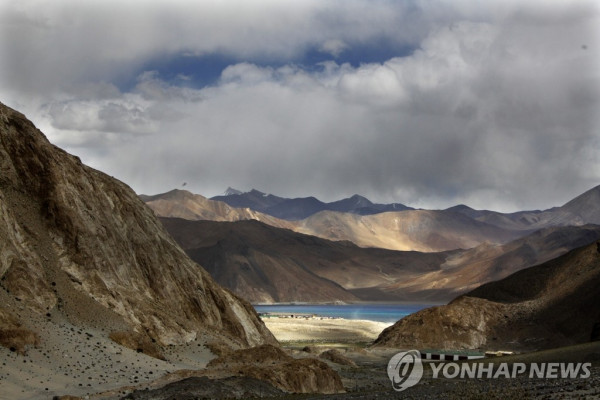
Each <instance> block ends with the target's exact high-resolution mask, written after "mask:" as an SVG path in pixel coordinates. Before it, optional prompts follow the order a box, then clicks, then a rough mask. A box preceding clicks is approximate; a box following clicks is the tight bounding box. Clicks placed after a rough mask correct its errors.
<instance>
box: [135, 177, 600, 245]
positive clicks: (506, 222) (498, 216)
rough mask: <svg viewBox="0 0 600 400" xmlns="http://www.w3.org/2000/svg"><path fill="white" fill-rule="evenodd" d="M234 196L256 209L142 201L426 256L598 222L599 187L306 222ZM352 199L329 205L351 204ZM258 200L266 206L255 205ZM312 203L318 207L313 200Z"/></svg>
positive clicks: (182, 199)
mask: <svg viewBox="0 0 600 400" xmlns="http://www.w3.org/2000/svg"><path fill="white" fill-rule="evenodd" d="M230 193H233V194H229V195H227V196H222V197H223V198H229V201H230V203H231V204H240V205H246V206H251V207H254V209H253V208H250V207H246V208H235V207H231V206H229V205H228V204H224V203H223V202H221V201H217V200H214V199H215V198H213V200H208V199H206V198H204V197H202V196H200V195H194V194H191V193H190V192H187V191H182V190H174V191H171V192H168V193H164V194H159V195H155V196H141V197H142V199H144V201H146V203H147V204H148V206H150V207H151V208H152V209H153V210H154V211H155V213H156V214H157V215H158V216H161V217H177V218H184V219H189V220H213V221H238V220H246V219H255V220H258V221H262V222H265V223H267V224H269V225H272V226H275V227H279V228H286V229H291V230H294V231H296V232H299V233H305V234H309V235H313V236H317V237H321V238H324V239H329V240H341V241H344V240H346V241H351V242H353V243H355V244H357V245H358V246H361V247H378V248H386V249H390V250H415V251H422V252H437V251H447V250H455V249H469V248H473V247H475V246H478V245H480V244H482V243H492V244H505V243H508V242H510V241H512V240H515V239H518V238H520V237H524V236H526V235H528V234H530V233H533V232H534V231H536V230H539V229H542V228H547V227H554V226H581V225H585V224H596V223H599V222H600V216H599V214H600V211H599V209H600V206H599V204H600V202H599V201H598V199H599V198H600V186H598V187H595V188H593V189H591V190H589V191H587V192H586V193H583V194H582V195H580V196H578V197H577V198H575V199H573V200H572V201H570V202H568V203H567V204H565V205H563V206H561V207H554V208H552V209H549V210H545V211H522V212H516V213H499V212H495V211H487V210H474V209H471V208H469V207H467V206H464V205H459V206H455V207H451V208H449V209H446V210H415V209H405V210H404V211H385V212H378V213H371V214H366V215H361V214H360V213H356V212H353V211H348V212H340V211H331V210H325V211H322V210H321V211H318V212H316V213H314V214H312V215H311V216H309V217H307V218H305V219H300V220H293V221H292V220H285V219H280V218H276V217H273V216H272V215H269V214H265V213H263V212H261V211H259V210H260V209H265V208H269V207H274V206H282V205H284V204H291V205H292V206H293V205H294V204H297V203H298V202H303V201H304V200H303V199H290V200H289V201H287V200H286V199H283V198H280V197H277V196H273V195H265V194H264V193H262V192H259V191H256V190H253V191H251V192H248V193H243V194H239V192H237V191H233V192H231V191H230ZM282 199H283V200H282ZM351 199H352V198H350V199H345V200H340V201H339V202H333V203H328V204H347V203H348V202H351ZM242 200H243V201H244V202H242ZM250 200H252V201H250ZM236 201H238V202H239V203H236ZM260 201H262V203H261V204H262V205H260V206H257V204H258V203H259V202H260ZM309 202H311V203H314V200H310V201H309ZM369 203H370V202H369ZM323 204H325V203H323ZM371 204H372V203H371Z"/></svg>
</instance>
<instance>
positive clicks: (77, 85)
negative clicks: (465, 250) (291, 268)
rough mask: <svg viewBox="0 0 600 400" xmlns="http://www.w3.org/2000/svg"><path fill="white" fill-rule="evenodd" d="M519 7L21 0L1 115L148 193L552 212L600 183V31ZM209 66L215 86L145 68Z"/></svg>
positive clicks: (587, 14)
mask: <svg viewBox="0 0 600 400" xmlns="http://www.w3.org/2000/svg"><path fill="white" fill-rule="evenodd" d="M521 3H522V2H505V1H503V2H494V1H492V2H486V3H485V5H481V4H480V2H471V1H458V2H456V1H453V2H444V1H439V2H387V1H373V2H367V1H349V2H344V3H343V5H342V4H340V3H337V2H328V1H314V2H311V1H302V2H293V3H292V4H293V6H291V7H290V6H289V4H288V5H286V6H285V7H284V6H283V5H282V3H281V2H278V1H273V2H268V1H264V2H259V3H248V2H214V3H213V2H202V6H198V5H195V4H194V3H192V2H181V1H180V2H178V1H175V2H159V1H155V2H144V3H142V2H131V3H127V5H126V6H123V5H120V4H119V5H118V4H117V3H114V4H109V5H110V7H109V6H107V3H97V4H96V5H90V4H87V3H86V2H84V3H82V2H66V1H63V2H58V3H56V2H52V3H45V2H42V3H40V4H37V3H35V4H34V3H33V2H27V1H24V2H23V1H21V2H18V3H15V4H13V5H11V6H8V7H7V6H6V5H5V6H4V7H7V8H6V9H5V10H3V11H2V12H0V15H2V17H0V19H2V21H0V22H2V26H4V28H3V29H4V31H5V32H4V35H2V37H3V39H2V43H1V45H2V47H1V48H0V51H1V52H2V54H0V57H1V59H2V61H0V67H2V71H3V72H2V76H0V89H1V90H2V92H3V93H5V96H8V98H4V99H1V101H3V102H6V103H8V104H9V105H12V106H16V107H20V108H21V109H22V111H24V112H27V113H28V114H29V116H30V117H32V118H33V119H34V122H36V124H37V125H38V126H39V127H40V128H41V129H42V130H44V131H45V132H46V133H47V134H48V135H49V137H50V139H51V140H52V141H53V142H55V143H56V144H58V145H59V146H61V147H65V148H67V149H68V150H69V151H71V152H73V153H75V154H77V155H79V156H81V157H82V159H83V160H84V161H85V162H87V163H90V164H91V165H93V166H95V167H96V168H99V169H101V170H104V171H106V172H108V173H110V174H112V175H115V176H117V177H118V178H120V179H122V180H124V181H125V182H126V183H128V184H130V185H131V186H132V187H133V188H134V189H136V190H137V191H138V192H144V193H157V192H162V191H166V190H169V189H171V188H173V187H177V186H180V185H181V184H182V183H183V182H187V184H188V186H187V188H189V189H191V190H193V191H195V192H198V193H203V194H206V195H215V194H218V193H219V192H221V191H223V190H224V189H225V188H226V187H227V186H233V187H237V188H239V189H250V188H251V187H256V188H258V189H260V190H263V191H268V192H272V193H276V194H280V195H285V196H303V195H304V196H306V195H316V196H318V197H320V198H322V199H323V200H331V199H336V198H340V197H343V196H347V195H351V194H354V193H361V194H364V195H367V196H368V197H370V198H372V199H373V200H378V201H400V202H404V203H407V204H409V205H413V206H422V207H447V206H451V205H453V204H456V203H467V204H469V205H471V206H473V207H478V208H491V209H501V210H512V209H524V208H543V207H550V206H553V205H560V204H562V203H563V202H564V201H566V200H568V199H570V198H571V197H573V196H574V195H576V194H579V193H580V192H582V191H584V190H586V189H589V188H591V187H592V186H595V185H596V184H598V183H600V159H599V154H600V135H599V131H598V130H599V127H600V119H599V118H598V116H597V115H598V114H599V113H598V110H599V106H600V94H599V93H600V91H599V88H600V75H598V72H597V71H599V70H600V68H599V67H600V62H599V60H600V54H599V53H600V52H599V45H600V43H599V40H598V38H599V37H600V35H598V33H599V32H598V28H597V27H598V26H600V24H599V22H600V14H599V11H598V8H597V6H595V5H594V3H593V2H591V1H589V2H585V1H582V2H577V3H576V4H575V5H567V4H564V5H563V4H553V5H551V6H547V5H544V4H545V3H547V2H528V4H527V5H522V4H521ZM57 4H58V5H57ZM249 4H253V5H252V6H250V5H249ZM256 4H259V6H257V5H256ZM371 43H372V44H373V46H377V44H381V43H385V44H386V46H387V48H388V51H389V49H397V51H398V56H397V57H390V58H387V59H385V60H382V61H381V62H377V63H364V64H356V63H352V64H350V63H346V62H344V61H345V60H344V54H347V53H348V52H350V51H352V49H353V48H354V49H356V48H366V47H368V46H369V44H371ZM406 48H412V49H413V50H412V51H410V52H409V53H408V54H407V53H405V52H403V51H402V49H406ZM311 51H317V52H320V53H322V54H325V55H327V57H329V61H325V62H319V63H318V64H309V63H308V59H307V58H306V57H305V55H306V54H308V53H309V52H311ZM400 53H403V54H400ZM210 54H221V55H226V56H227V57H230V58H231V59H232V60H236V61H235V62H233V63H231V64H230V65H228V66H227V67H226V68H224V69H223V70H222V72H221V73H220V77H219V79H218V80H216V81H214V82H212V83H211V84H210V85H207V86H197V85H194V84H193V78H191V77H190V76H188V75H186V74H184V73H179V74H178V73H177V72H178V71H173V74H171V75H172V76H176V78H175V79H173V78H172V77H171V76H169V77H167V76H165V75H164V74H161V73H159V72H157V71H152V70H147V69H146V67H147V65H150V64H151V63H152V62H154V61H155V60H156V59H157V58H160V57H165V58H169V57H175V56H177V57H181V56H184V57H190V58H194V57H196V58H198V57H202V56H203V55H210Z"/></svg>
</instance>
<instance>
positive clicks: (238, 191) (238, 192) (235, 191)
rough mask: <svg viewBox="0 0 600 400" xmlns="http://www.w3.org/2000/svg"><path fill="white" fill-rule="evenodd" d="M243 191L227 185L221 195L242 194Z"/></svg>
mask: <svg viewBox="0 0 600 400" xmlns="http://www.w3.org/2000/svg"><path fill="white" fill-rule="evenodd" d="M242 193H244V192H242V191H241V190H237V189H234V188H232V187H231V186H229V187H227V190H225V192H224V193H223V196H233V195H236V194H242Z"/></svg>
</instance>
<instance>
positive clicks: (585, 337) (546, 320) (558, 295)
mask: <svg viewBox="0 0 600 400" xmlns="http://www.w3.org/2000/svg"><path fill="white" fill-rule="evenodd" d="M596 247H597V246H596V243H592V244H591V245H587V246H584V247H582V248H579V249H576V250H573V251H570V252H569V253H567V254H565V255H563V256H561V257H558V258H556V259H554V260H551V261H549V262H546V263H544V264H541V265H538V266H535V267H531V268H527V269H524V270H521V271H519V272H516V273H514V274H512V275H510V276H508V277H506V278H504V279H502V280H500V281H496V282H491V283H487V284H485V285H483V286H480V287H479V288H477V289H475V290H473V291H471V292H469V293H467V294H466V295H465V296H462V297H459V298H457V299H456V300H454V301H452V302H451V303H449V304H448V305H445V306H440V307H434V308H429V309H425V310H422V311H420V312H417V313H415V314H412V315H409V316H407V317H405V318H403V319H401V320H400V321H398V322H396V323H395V324H394V325H392V326H391V327H389V328H387V329H386V330H384V331H383V332H382V333H381V334H380V335H379V337H378V338H377V340H376V341H375V343H374V345H375V346H385V347H399V348H411V347H416V348H427V347H430V348H431V347H432V348H442V349H461V348H482V349H498V348H501V349H513V350H538V349H547V348H552V347H559V346H567V345H572V344H577V343H584V342H587V341H589V340H590V337H591V336H593V331H594V326H595V323H597V321H598V320H599V319H600V311H599V310H600V289H599V288H600V254H599V253H598V252H597V249H596Z"/></svg>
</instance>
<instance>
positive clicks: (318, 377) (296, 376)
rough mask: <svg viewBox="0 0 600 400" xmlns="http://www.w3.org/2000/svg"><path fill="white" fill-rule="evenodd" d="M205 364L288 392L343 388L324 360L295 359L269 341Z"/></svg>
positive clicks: (321, 391) (311, 391) (338, 390)
mask: <svg viewBox="0 0 600 400" xmlns="http://www.w3.org/2000/svg"><path fill="white" fill-rule="evenodd" d="M208 367H209V368H211V369H213V370H215V369H217V370H226V371H230V373H232V374H234V375H236V376H243V377H248V378H255V379H259V380H261V381H265V382H269V383H270V384H272V385H273V386H275V387H277V388H279V389H281V390H283V391H285V392H289V393H341V392H343V391H344V386H343V385H342V381H341V379H340V377H339V375H338V374H337V373H336V372H335V371H334V370H332V369H331V368H330V367H329V366H328V365H327V364H326V363H324V362H322V361H319V360H317V359H314V358H306V359H294V358H293V357H291V356H290V355H288V354H287V353H285V352H284V351H283V350H282V349H281V348H278V347H274V346H271V345H263V346H259V347H255V348H252V349H243V350H237V351H235V352H232V353H229V354H225V355H223V356H221V357H219V358H216V359H214V360H212V361H211V362H210V363H209V364H208ZM213 373H214V372H213Z"/></svg>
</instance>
